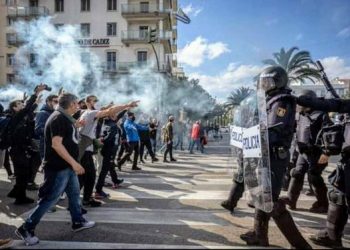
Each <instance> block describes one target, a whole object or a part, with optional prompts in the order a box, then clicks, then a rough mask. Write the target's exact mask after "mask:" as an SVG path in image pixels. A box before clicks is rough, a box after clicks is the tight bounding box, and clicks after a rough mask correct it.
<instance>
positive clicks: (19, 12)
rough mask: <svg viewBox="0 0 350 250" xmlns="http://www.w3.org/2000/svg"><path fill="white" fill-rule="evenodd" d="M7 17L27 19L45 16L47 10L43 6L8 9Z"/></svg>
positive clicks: (47, 12) (47, 13)
mask: <svg viewBox="0 0 350 250" xmlns="http://www.w3.org/2000/svg"><path fill="white" fill-rule="evenodd" d="M7 15H8V16H9V17H29V16H47V15H49V9H48V8H47V7H44V6H40V7H19V6H17V7H8V8H7Z"/></svg>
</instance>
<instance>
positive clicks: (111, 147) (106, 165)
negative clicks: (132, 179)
mask: <svg viewBox="0 0 350 250" xmlns="http://www.w3.org/2000/svg"><path fill="white" fill-rule="evenodd" d="M126 112H127V110H126V109H125V110H124V111H122V112H120V113H119V114H118V115H117V116H111V117H108V118H105V120H104V127H103V128H102V134H103V137H102V141H103V146H102V149H101V155H102V156H103V160H102V168H101V172H100V175H99V177H98V181H97V184H96V192H95V198H97V199H101V198H107V197H108V196H109V194H107V193H105V192H104V191H103V190H102V189H103V185H104V183H105V179H106V176H107V173H108V172H109V173H110V175H111V178H112V182H113V186H112V188H118V186H119V185H120V184H122V183H123V181H124V180H123V179H118V175H117V173H116V171H115V164H114V159H115V156H116V154H117V151H118V146H119V137H120V131H119V129H118V126H117V122H118V120H119V119H121V118H122V117H123V116H124V114H125V113H126Z"/></svg>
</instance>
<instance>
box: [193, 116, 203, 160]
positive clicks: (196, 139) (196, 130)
mask: <svg viewBox="0 0 350 250" xmlns="http://www.w3.org/2000/svg"><path fill="white" fill-rule="evenodd" d="M200 124H201V122H200V121H196V123H195V124H193V126H192V131H191V142H190V154H193V148H194V145H195V144H196V145H197V149H198V148H199V149H200V151H201V153H203V152H204V151H203V147H202V145H201V143H200V136H201V126H200Z"/></svg>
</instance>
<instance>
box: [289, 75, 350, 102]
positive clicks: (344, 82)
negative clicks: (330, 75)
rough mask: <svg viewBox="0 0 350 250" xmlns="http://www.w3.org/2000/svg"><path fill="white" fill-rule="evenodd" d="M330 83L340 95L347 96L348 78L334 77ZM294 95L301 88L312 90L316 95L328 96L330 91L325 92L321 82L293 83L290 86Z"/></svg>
mask: <svg viewBox="0 0 350 250" xmlns="http://www.w3.org/2000/svg"><path fill="white" fill-rule="evenodd" d="M331 84H332V86H333V88H334V89H335V91H336V92H337V93H338V95H339V96H340V97H345V96H348V95H349V93H350V80H349V79H339V78H335V79H333V80H332V81H331ZM290 88H291V89H292V90H293V94H294V95H300V94H301V92H302V91H303V90H307V89H308V90H313V91H315V93H316V95H317V96H318V97H328V96H330V93H328V92H327V90H326V88H325V86H324V85H323V83H322V82H316V83H315V84H293V85H291V86H290Z"/></svg>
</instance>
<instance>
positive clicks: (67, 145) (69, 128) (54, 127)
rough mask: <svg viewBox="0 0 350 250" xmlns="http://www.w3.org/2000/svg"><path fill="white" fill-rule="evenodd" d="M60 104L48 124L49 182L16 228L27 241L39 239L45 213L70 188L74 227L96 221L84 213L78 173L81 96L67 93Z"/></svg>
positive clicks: (46, 163)
mask: <svg viewBox="0 0 350 250" xmlns="http://www.w3.org/2000/svg"><path fill="white" fill-rule="evenodd" d="M58 102H59V108H58V110H56V111H55V112H54V113H53V114H52V115H51V116H50V118H49V119H48V121H47V123H46V126H45V157H44V160H43V167H44V174H45V182H44V184H43V185H42V187H41V188H40V190H39V202H38V205H37V206H36V207H35V208H34V210H33V211H32V212H31V213H30V215H29V217H28V218H27V219H26V221H25V222H24V223H23V224H22V226H20V227H19V228H18V229H17V230H16V235H17V236H18V237H20V238H21V239H23V240H24V242H25V244H26V245H35V244H37V243H39V238H38V237H36V236H35V234H34V230H35V227H36V226H37V225H38V224H39V222H40V220H41V218H42V217H43V216H44V215H45V213H46V212H47V211H48V210H49V209H50V208H51V207H52V206H53V205H55V204H56V203H57V202H58V200H59V198H60V195H61V194H62V193H63V192H66V194H67V196H68V202H69V211H70V214H71V219H72V231H73V232H78V231H81V230H84V229H87V228H91V227H93V226H94V225H95V222H93V221H87V220H85V219H84V217H83V216H82V214H81V207H80V197H79V195H80V189H79V181H78V177H77V175H82V174H84V172H85V170H84V168H83V167H82V166H81V165H80V164H79V162H78V155H79V148H78V132H77V129H76V126H75V120H74V119H73V117H72V116H73V114H74V113H75V112H77V110H78V98H77V97H76V96H74V95H73V94H69V93H64V94H61V95H60V97H59V101H58Z"/></svg>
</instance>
